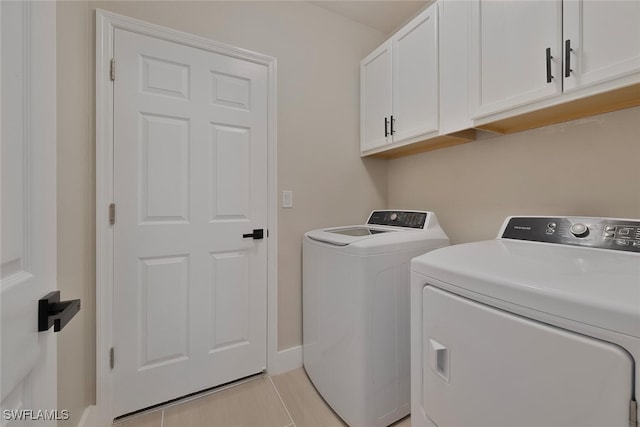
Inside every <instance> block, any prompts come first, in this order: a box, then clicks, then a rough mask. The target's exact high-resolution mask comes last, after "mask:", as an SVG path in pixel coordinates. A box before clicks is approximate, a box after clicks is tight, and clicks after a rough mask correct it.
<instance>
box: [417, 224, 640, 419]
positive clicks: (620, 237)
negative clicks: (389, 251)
mask: <svg viewBox="0 0 640 427" xmlns="http://www.w3.org/2000/svg"><path fill="white" fill-rule="evenodd" d="M411 267H412V276H411V325H412V334H411V340H412V341H411V369H412V378H411V393H412V396H411V423H412V426H414V427H416V426H417V427H427V426H428V427H434V426H437V427H629V426H633V427H636V426H637V417H638V410H637V404H636V397H637V396H638V393H639V392H640V388H639V387H640V386H639V385H640V374H639V373H638V372H639V369H638V366H637V364H638V362H640V221H639V220H626V219H604V218H583V217H510V218H507V220H506V221H505V223H504V224H503V226H502V229H501V231H500V234H499V235H498V238H497V239H496V240H491V241H484V242H475V243H467V244H462V245H455V246H450V247H448V248H444V249H440V250H437V251H433V252H430V253H428V254H426V255H423V256H420V257H417V258H415V259H414V260H413V261H412V263H411Z"/></svg>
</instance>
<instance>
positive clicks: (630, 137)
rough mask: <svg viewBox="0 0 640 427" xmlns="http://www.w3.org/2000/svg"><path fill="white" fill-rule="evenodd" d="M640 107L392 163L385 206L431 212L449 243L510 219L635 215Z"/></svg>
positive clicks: (492, 230) (639, 210)
mask: <svg viewBox="0 0 640 427" xmlns="http://www.w3.org/2000/svg"><path fill="white" fill-rule="evenodd" d="M639 142H640V107H635V108H632V109H627V110H623V111H618V112H614V113H608V114H603V115H599V116H594V117H590V118H586V119H581V120H576V121H572V122H568V123H563V124H559V125H553V126H548V127H545V128H540V129H534V130H530V131H526V132H521V133H517V134H512V135H504V136H492V137H490V138H482V139H481V140H477V141H475V142H471V143H469V144H463V145H459V146H456V147H451V148H446V149H443V150H435V151H432V152H427V153H423V154H420V155H416V156H411V157H405V158H400V159H396V160H392V161H390V162H389V170H388V179H389V183H388V193H389V199H388V200H389V203H388V204H389V206H393V207H405V208H414V209H429V210H433V211H435V212H436V214H437V216H438V219H439V220H440V223H441V224H442V227H443V228H444V229H445V231H446V232H447V233H448V234H449V237H450V238H451V241H452V243H463V242H469V241H474V240H483V239H492V238H494V237H495V236H496V234H497V233H498V229H499V227H500V224H502V221H503V220H504V218H505V217H506V216H508V215H519V214H521V215H592V216H612V217H628V218H640V167H638V164H639V163H638V160H639V159H640V143H639Z"/></svg>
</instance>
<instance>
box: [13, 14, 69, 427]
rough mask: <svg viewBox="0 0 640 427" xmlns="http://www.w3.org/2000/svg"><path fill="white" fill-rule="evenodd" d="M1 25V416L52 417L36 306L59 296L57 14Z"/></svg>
mask: <svg viewBox="0 0 640 427" xmlns="http://www.w3.org/2000/svg"><path fill="white" fill-rule="evenodd" d="M0 18H1V25H0V29H1V33H0V39H1V43H2V48H1V52H2V60H1V65H2V71H1V73H0V74H1V76H2V83H1V87H0V91H1V93H2V97H1V98H2V109H1V111H2V115H1V119H0V121H1V126H0V128H1V129H2V153H1V158H2V166H1V169H0V170H1V172H2V178H1V185H2V189H1V192H0V194H1V200H0V208H1V214H0V217H1V218H2V224H1V227H2V229H1V233H0V235H1V248H0V254H1V265H0V301H1V307H0V350H1V354H0V361H1V365H0V402H1V403H0V406H1V408H0V409H1V410H2V411H4V410H5V409H6V410H21V409H24V410H33V411H38V410H48V411H54V410H55V409H56V402H57V400H56V366H55V365H56V360H57V359H56V337H55V335H54V333H53V330H52V329H51V330H49V331H47V332H38V323H37V322H38V313H37V307H38V299H40V298H42V297H44V296H45V295H46V294H47V293H49V292H50V291H53V290H55V289H56V90H55V88H56V74H55V68H56V65H55V64H56V62H55V61H56V58H55V48H56V46H55V35H56V27H55V22H56V7H55V3H49V2H0ZM2 411H0V412H2ZM34 413H35V412H34ZM54 415H58V414H55V413H54ZM5 416H6V415H5V413H4V412H2V422H3V424H2V425H3V426H4V425H5V423H6V425H32V423H31V422H30V421H29V417H27V420H28V421H26V422H20V423H18V422H15V423H14V421H10V420H7V419H6V418H5ZM36 424H38V425H51V424H53V423H48V422H42V421H38V422H36Z"/></svg>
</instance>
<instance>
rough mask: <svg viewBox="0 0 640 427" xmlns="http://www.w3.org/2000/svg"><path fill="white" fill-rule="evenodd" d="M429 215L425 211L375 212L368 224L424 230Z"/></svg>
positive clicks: (372, 213) (370, 216)
mask: <svg viewBox="0 0 640 427" xmlns="http://www.w3.org/2000/svg"><path fill="white" fill-rule="evenodd" d="M427 214H428V212H424V211H393V210H388V211H373V212H371V215H369V219H368V220H367V224H371V225H392V226H394V227H407V228H419V229H424V227H425V224H426V222H427Z"/></svg>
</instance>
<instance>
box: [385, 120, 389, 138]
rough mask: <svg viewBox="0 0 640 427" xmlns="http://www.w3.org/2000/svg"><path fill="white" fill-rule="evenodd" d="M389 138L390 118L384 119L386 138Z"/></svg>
mask: <svg viewBox="0 0 640 427" xmlns="http://www.w3.org/2000/svg"><path fill="white" fill-rule="evenodd" d="M388 136H389V119H388V118H386V117H385V118H384V137H385V138H386V137H388Z"/></svg>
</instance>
